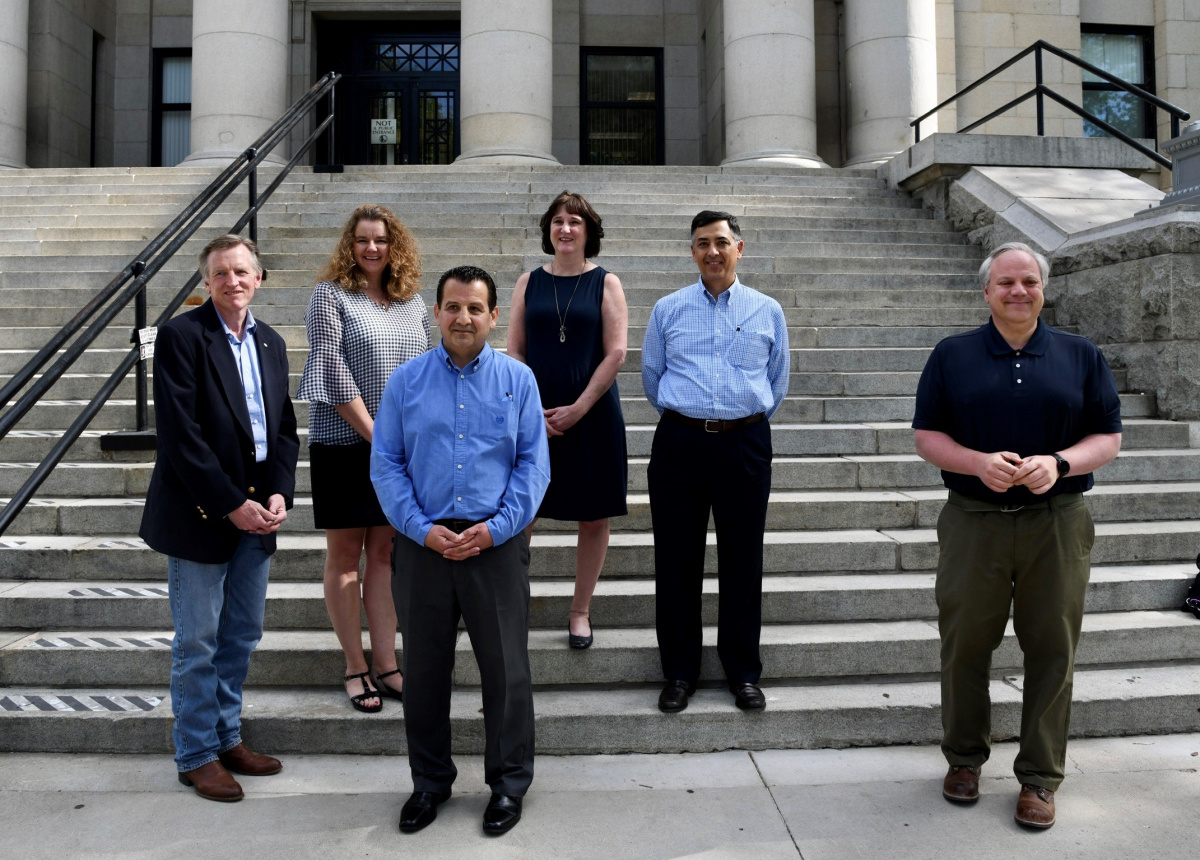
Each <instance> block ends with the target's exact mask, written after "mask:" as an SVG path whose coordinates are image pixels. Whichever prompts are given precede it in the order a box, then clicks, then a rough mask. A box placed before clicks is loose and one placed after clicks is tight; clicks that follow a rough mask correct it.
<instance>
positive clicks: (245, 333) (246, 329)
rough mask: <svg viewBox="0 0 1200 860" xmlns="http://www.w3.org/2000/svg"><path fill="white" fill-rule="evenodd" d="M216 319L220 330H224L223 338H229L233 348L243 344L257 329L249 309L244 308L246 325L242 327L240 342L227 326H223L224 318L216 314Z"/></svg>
mask: <svg viewBox="0 0 1200 860" xmlns="http://www.w3.org/2000/svg"><path fill="white" fill-rule="evenodd" d="M217 319H219V320H220V321H221V328H223V329H225V337H227V338H229V342H230V343H231V344H234V345H235V346H236V345H238V344H241V343H244V342H245V341H246V338H248V337H250V335H252V334H254V330H255V329H256V328H257V327H258V323H256V322H255V321H254V314H252V313H250V308H246V324H245V325H243V326H242V339H241V340H238V339H237V336H236V335H235V334H234V333H233V331H232V330H230V328H229V326H227V325H225V318H224V317H223V316H221V315H220V314H217Z"/></svg>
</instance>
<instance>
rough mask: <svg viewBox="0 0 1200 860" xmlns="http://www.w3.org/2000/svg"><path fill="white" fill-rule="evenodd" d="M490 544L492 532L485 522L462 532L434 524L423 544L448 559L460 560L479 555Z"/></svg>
mask: <svg viewBox="0 0 1200 860" xmlns="http://www.w3.org/2000/svg"><path fill="white" fill-rule="evenodd" d="M492 545H493V544H492V533H491V532H490V531H488V527H487V523H476V524H475V525H473V526H471V527H470V528H469V529H467V530H466V531H464V532H463V533H462V534H455V533H454V532H452V531H450V529H448V528H446V527H445V526H437V525H435V526H434V527H433V528H431V529H430V530H429V534H427V535H425V546H427V547H429V548H430V549H431V550H433V551H434V552H436V553H438V554H439V555H441V556H442V558H447V559H449V560H450V561H462V560H463V559H467V558H470V557H471V556H474V555H479V553H481V552H483V551H484V550H485V549H487V548H488V547H490V546H492Z"/></svg>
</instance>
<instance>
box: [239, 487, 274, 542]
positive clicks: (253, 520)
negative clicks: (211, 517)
mask: <svg viewBox="0 0 1200 860" xmlns="http://www.w3.org/2000/svg"><path fill="white" fill-rule="evenodd" d="M286 519H287V502H285V501H284V498H283V496H281V495H279V494H278V493H276V494H275V495H273V496H271V497H270V498H269V499H267V506H266V507H265V508H264V507H263V506H262V505H260V504H259V503H258V502H256V501H254V499H246V501H244V502H242V504H241V505H240V506H238V507H237V508H234V509H233V510H232V511H231V512H230V513H229V521H230V522H231V523H233V524H234V525H235V526H237V527H238V528H239V529H241V530H242V531H244V532H250V534H253V535H269V534H271V533H272V532H277V531H279V527H280V526H281V525H283V521H284V520H286Z"/></svg>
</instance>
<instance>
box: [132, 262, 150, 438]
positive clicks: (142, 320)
mask: <svg viewBox="0 0 1200 860" xmlns="http://www.w3.org/2000/svg"><path fill="white" fill-rule="evenodd" d="M147 288H148V287H147V285H145V284H143V285H142V288H141V289H140V290H138V294H137V297H136V298H135V299H134V304H133V326H134V332H133V336H134V340H135V342H137V344H138V363H137V376H136V385H137V429H138V432H139V433H144V432H146V431H147V430H149V429H150V391H149V388H150V386H149V375H148V374H147V372H146V350H144V349H142V348H141V339H142V335H141V333H142V331H143V330H145V328H146V290H147Z"/></svg>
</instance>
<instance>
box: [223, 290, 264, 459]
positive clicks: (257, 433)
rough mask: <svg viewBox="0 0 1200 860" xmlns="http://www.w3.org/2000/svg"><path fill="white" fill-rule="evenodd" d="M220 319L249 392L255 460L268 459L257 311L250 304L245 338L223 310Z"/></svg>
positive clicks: (248, 407) (244, 388) (244, 333)
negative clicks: (227, 322)
mask: <svg viewBox="0 0 1200 860" xmlns="http://www.w3.org/2000/svg"><path fill="white" fill-rule="evenodd" d="M217 319H219V320H221V328H223V329H225V337H226V338H228V339H229V348H230V349H232V350H233V360H234V361H235V362H236V363H237V369H238V376H239V377H240V378H241V380H242V393H243V394H244V395H246V411H247V412H249V413H250V432H251V433H253V434H254V462H256V463H262V462H263V461H265V460H266V459H267V410H266V408H265V407H264V406H263V393H262V371H260V370H259V369H258V344H257V343H256V342H255V340H254V332H255V330H256V329H257V328H258V323H256V322H255V321H254V314H252V313H250V309H249V308H246V322H245V323H243V325H242V339H241V340H238V339H237V337H236V336H235V335H234V333H233V332H232V331H230V330H229V326H227V325H225V320H223V319H221V315H220V314H217Z"/></svg>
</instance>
